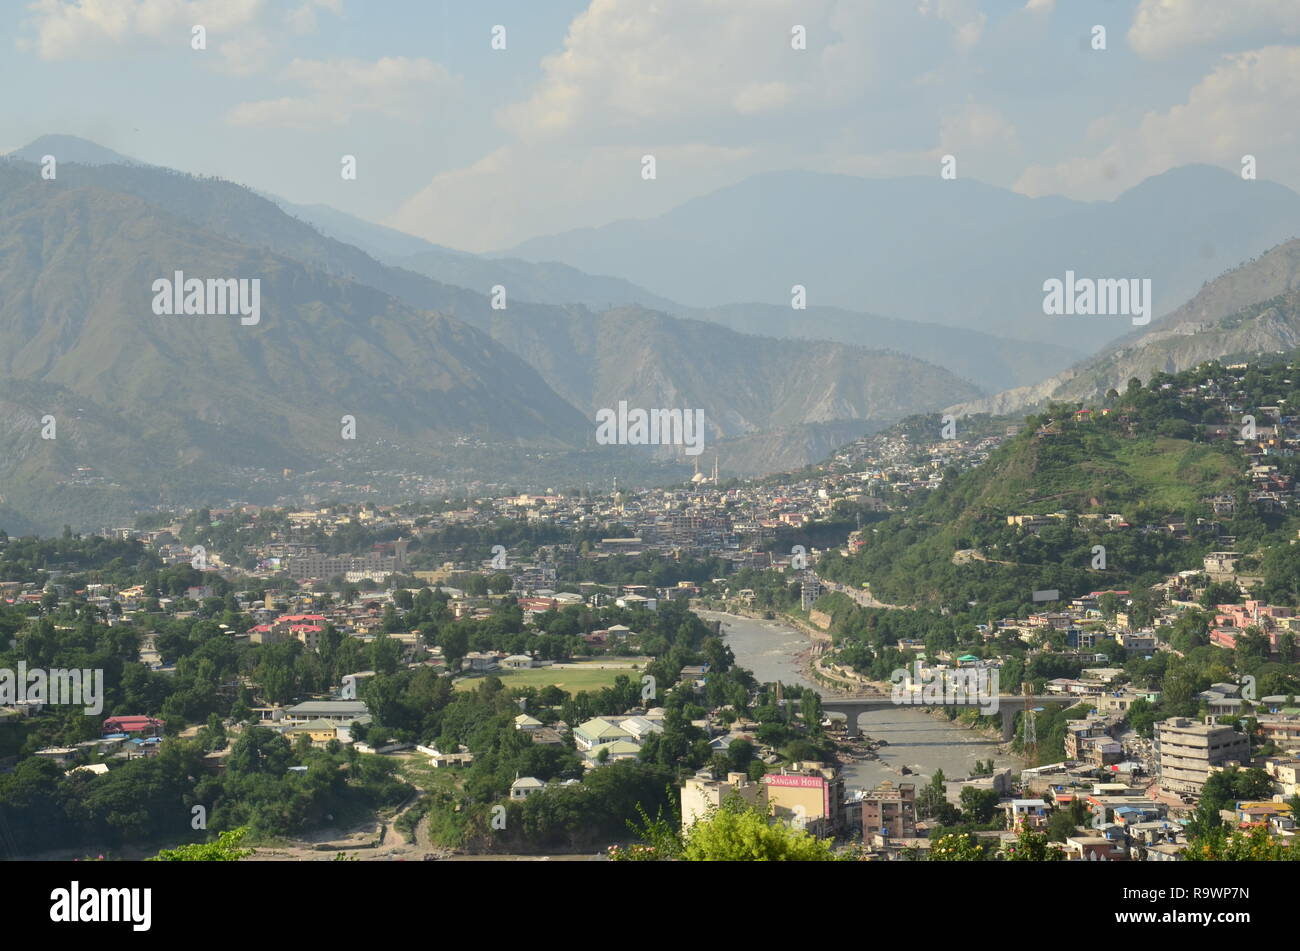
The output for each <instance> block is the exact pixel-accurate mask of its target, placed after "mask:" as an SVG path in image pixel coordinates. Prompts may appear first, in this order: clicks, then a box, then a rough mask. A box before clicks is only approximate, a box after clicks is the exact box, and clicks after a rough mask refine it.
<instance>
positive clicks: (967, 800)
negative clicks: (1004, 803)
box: [961, 786, 999, 825]
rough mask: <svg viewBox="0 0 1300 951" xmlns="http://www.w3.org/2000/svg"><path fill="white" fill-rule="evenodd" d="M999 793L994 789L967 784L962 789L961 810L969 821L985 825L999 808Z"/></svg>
mask: <svg viewBox="0 0 1300 951" xmlns="http://www.w3.org/2000/svg"><path fill="white" fill-rule="evenodd" d="M998 798H999V797H998V794H997V793H996V792H994V791H993V790H992V789H976V788H975V787H974V786H967V787H966V788H965V789H963V790H962V791H961V811H962V814H963V815H964V816H965V818H966V820H967V821H968V822H973V823H975V824H977V825H984V824H985V823H987V822H989V821H990V820H991V819H992V818H993V813H994V812H995V811H996V810H997V808H998Z"/></svg>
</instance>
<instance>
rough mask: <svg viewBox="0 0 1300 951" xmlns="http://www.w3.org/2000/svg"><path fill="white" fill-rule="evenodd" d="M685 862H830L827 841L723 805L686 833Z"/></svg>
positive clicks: (833, 858)
mask: <svg viewBox="0 0 1300 951" xmlns="http://www.w3.org/2000/svg"><path fill="white" fill-rule="evenodd" d="M682 858H683V859H685V860H686V861H688V862H833V861H836V856H835V854H834V853H833V852H832V851H831V840H830V839H819V838H817V837H816V836H813V835H810V834H809V833H807V832H805V831H803V830H801V829H793V828H791V827H790V826H787V825H785V824H784V823H781V822H772V821H770V820H769V818H768V817H767V816H765V815H764V814H763V813H761V812H759V811H758V810H757V809H753V808H745V809H737V808H735V807H734V806H724V807H723V808H720V809H718V810H717V811H715V812H714V813H713V814H712V815H710V816H706V817H705V818H703V819H699V820H697V821H696V822H695V824H694V825H692V826H691V827H690V829H689V830H687V832H686V836H685V843H684V845H683V848H682Z"/></svg>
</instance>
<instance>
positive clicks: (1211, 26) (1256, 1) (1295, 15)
mask: <svg viewBox="0 0 1300 951" xmlns="http://www.w3.org/2000/svg"><path fill="white" fill-rule="evenodd" d="M1278 34H1281V35H1282V36H1297V35H1300V3H1297V2H1296V0H1231V2H1225V0H1142V2H1141V3H1140V4H1139V6H1138V8H1137V11H1136V12H1135V13H1134V14H1133V25H1132V26H1131V27H1130V28H1129V31H1128V43H1129V46H1131V47H1132V48H1133V49H1134V50H1135V51H1136V52H1138V53H1139V54H1141V55H1143V56H1150V57H1159V56H1164V55H1167V54H1169V53H1173V52H1177V51H1179V50H1182V49H1186V48H1190V47H1198V46H1207V45H1212V44H1213V45H1216V46H1220V47H1221V45H1222V44H1223V43H1225V42H1227V41H1231V40H1234V39H1240V38H1243V37H1256V38H1260V37H1262V36H1267V37H1268V40H1269V41H1276V40H1277V39H1278V38H1279V37H1278Z"/></svg>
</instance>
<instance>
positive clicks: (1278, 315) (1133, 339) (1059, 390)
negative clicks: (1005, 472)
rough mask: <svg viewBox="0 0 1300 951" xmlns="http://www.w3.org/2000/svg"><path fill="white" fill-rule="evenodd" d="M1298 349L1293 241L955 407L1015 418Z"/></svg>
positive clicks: (1298, 246)
mask: <svg viewBox="0 0 1300 951" xmlns="http://www.w3.org/2000/svg"><path fill="white" fill-rule="evenodd" d="M1297 347H1300V240H1295V241H1288V242H1286V243H1285V244H1281V245H1278V246H1277V247H1275V248H1271V249H1269V250H1268V251H1267V252H1265V253H1264V254H1262V255H1260V256H1259V257H1258V258H1254V259H1252V260H1250V261H1247V262H1246V263H1244V264H1242V265H1241V266H1239V267H1235V268H1233V269H1232V270H1230V271H1228V272H1227V273H1225V274H1223V275H1221V276H1220V277H1218V278H1216V279H1215V280H1213V281H1211V282H1210V283H1209V284H1207V285H1206V286H1205V287H1203V288H1202V289H1201V290H1200V291H1199V292H1198V293H1197V294H1196V295H1195V296H1194V297H1193V298H1192V299H1191V300H1189V301H1187V302H1186V303H1185V304H1184V305H1183V306H1181V307H1179V308H1178V309H1177V310H1175V311H1174V312H1173V313H1171V314H1168V315H1167V316H1165V317H1164V318H1163V319H1161V320H1158V321H1154V322H1153V323H1152V324H1151V326H1149V327H1145V328H1143V329H1142V330H1140V331H1137V332H1134V333H1131V334H1128V335H1126V336H1124V337H1121V338H1120V339H1119V340H1117V341H1115V342H1114V343H1113V344H1111V345H1110V346H1109V347H1107V348H1105V349H1104V350H1103V351H1102V352H1100V353H1098V354H1096V355H1094V356H1092V357H1090V358H1088V359H1086V360H1083V361H1081V362H1080V363H1079V364H1077V365H1075V366H1073V367H1070V368H1069V369H1067V370H1065V371H1063V372H1061V373H1058V374H1056V375H1054V376H1052V377H1049V378H1048V379H1046V380H1042V381H1040V382H1039V383H1037V384H1034V385H1032V386H1025V387H1017V388H1012V389H1009V390H1007V391H1005V392H1003V393H998V394H995V395H993V396H990V397H986V398H981V399H978V400H972V401H970V402H967V403H963V404H961V405H960V406H958V407H956V411H957V412H994V413H1019V412H1024V411H1026V410H1028V409H1030V408H1032V407H1035V406H1039V405H1041V404H1043V403H1045V402H1048V401H1050V400H1060V401H1071V400H1091V399H1095V398H1097V397H1099V396H1102V395H1103V394H1105V393H1106V391H1107V390H1110V389H1118V390H1122V389H1124V387H1125V386H1126V385H1127V383H1128V381H1129V380H1130V379H1132V378H1134V377H1136V378H1138V379H1140V380H1142V381H1144V382H1145V381H1146V380H1149V379H1150V378H1151V375H1152V374H1154V373H1176V372H1178V371H1180V370H1187V369H1191V368H1192V367H1195V366H1197V365H1199V364H1201V363H1204V362H1205V361H1207V360H1224V359H1243V360H1244V359H1247V358H1250V357H1255V356H1258V355H1261V354H1273V353H1276V352H1279V351H1288V350H1292V349H1295V348H1297Z"/></svg>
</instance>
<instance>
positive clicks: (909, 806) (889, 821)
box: [862, 780, 916, 839]
mask: <svg viewBox="0 0 1300 951" xmlns="http://www.w3.org/2000/svg"><path fill="white" fill-rule="evenodd" d="M862 835H863V837H864V838H865V837H866V836H868V835H885V836H889V837H890V838H894V839H912V838H915V837H916V786H915V785H913V784H912V783H899V784H898V785H897V786H895V785H894V784H893V783H891V782H890V781H889V780H885V781H884V782H883V783H881V784H880V785H879V786H877V787H876V788H875V789H873V790H871V791H870V792H868V793H865V794H864V795H863V797H862Z"/></svg>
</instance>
